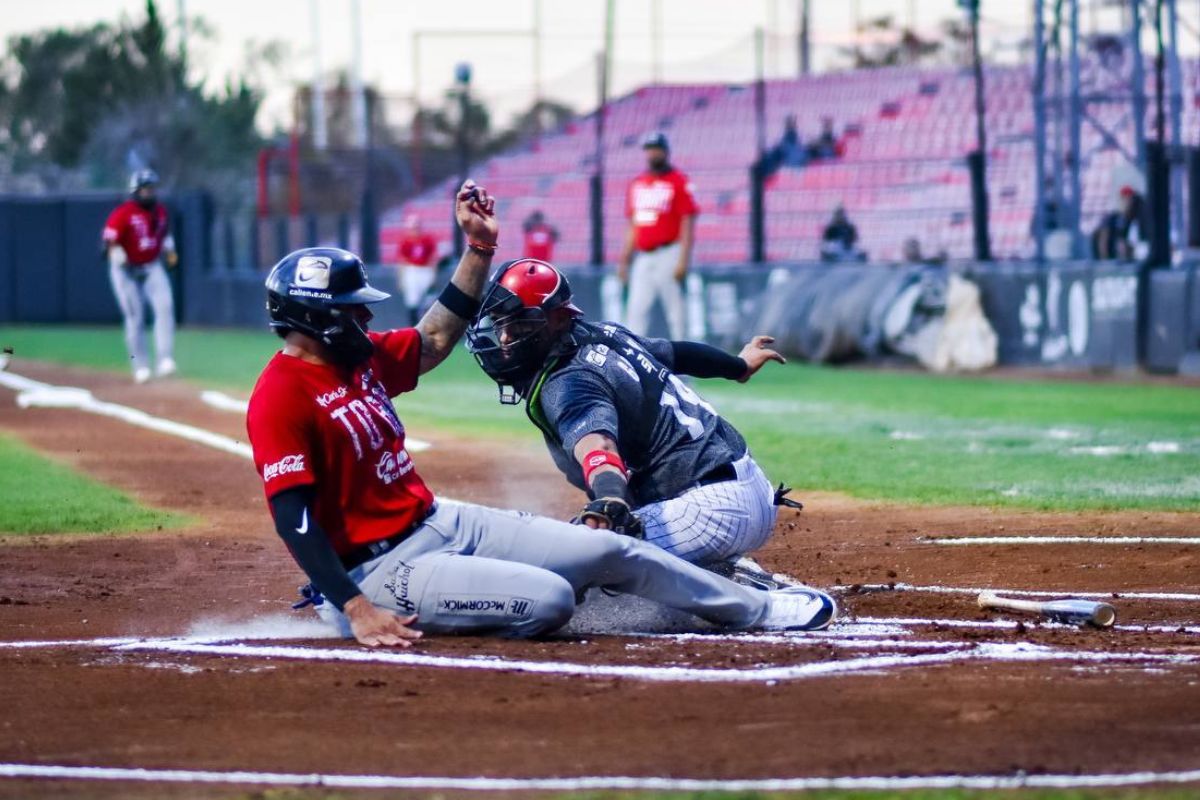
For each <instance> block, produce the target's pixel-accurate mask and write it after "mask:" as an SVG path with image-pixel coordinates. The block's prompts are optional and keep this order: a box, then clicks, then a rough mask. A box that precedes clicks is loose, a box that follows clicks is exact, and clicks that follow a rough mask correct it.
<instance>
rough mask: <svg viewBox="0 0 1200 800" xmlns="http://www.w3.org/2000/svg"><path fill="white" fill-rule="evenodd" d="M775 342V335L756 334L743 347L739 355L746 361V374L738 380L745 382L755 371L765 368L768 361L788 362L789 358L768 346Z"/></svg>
mask: <svg viewBox="0 0 1200 800" xmlns="http://www.w3.org/2000/svg"><path fill="white" fill-rule="evenodd" d="M774 342H775V337H774V336H762V335H760V336H755V337H754V338H753V339H751V340H750V341H749V342H747V343H746V346H745V347H743V348H742V352H740V353H738V357H739V358H741V359H742V360H743V361H745V362H746V374H745V375H743V376H742V377H741V378H739V379H738V380H739V381H740V382H741V383H745V382H746V381H748V380H750V378H752V377H753V376H754V373H756V372H758V371H759V370H760V369H762V368H763V365H765V364H766V363H767V362H768V361H778V362H779V363H780V364H786V363H787V359H786V358H784V357H783V356H782V355H780V354H779V353H777V352H776V351H774V350H772V349H771V348H769V347H767V345H769V344H773V343H774Z"/></svg>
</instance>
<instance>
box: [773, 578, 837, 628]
mask: <svg viewBox="0 0 1200 800" xmlns="http://www.w3.org/2000/svg"><path fill="white" fill-rule="evenodd" d="M767 594H768V595H769V598H770V604H771V605H770V608H768V609H767V616H766V619H764V620H763V621H762V624H760V625H759V627H760V628H762V629H764V630H769V631H820V630H824V629H825V628H828V627H829V626H830V624H832V623H833V620H834V618H836V617H837V603H835V602H834V601H833V598H832V597H830V596H829V595H827V594H825V593H824V592H820V591H817V590H816V589H811V588H809V587H808V586H789V587H787V588H786V589H777V590H775V591H773V592H768V593H767Z"/></svg>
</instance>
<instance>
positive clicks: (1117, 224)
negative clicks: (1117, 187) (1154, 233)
mask: <svg viewBox="0 0 1200 800" xmlns="http://www.w3.org/2000/svg"><path fill="white" fill-rule="evenodd" d="M1118 197H1119V200H1118V204H1119V206H1118V209H1117V210H1116V211H1113V212H1110V213H1108V214H1105V215H1104V218H1103V219H1102V220H1100V225H1099V226H1098V227H1097V228H1096V230H1095V232H1094V233H1093V234H1092V254H1093V255H1094V256H1095V257H1096V258H1098V259H1104V260H1114V259H1115V260H1117V261H1132V260H1134V259H1141V258H1145V257H1146V255H1147V253H1148V252H1149V249H1150V246H1149V239H1148V237H1149V233H1150V228H1149V225H1148V224H1147V221H1146V203H1145V201H1144V200H1143V199H1142V196H1141V195H1140V194H1138V192H1137V190H1136V189H1134V188H1133V187H1132V186H1122V187H1121V191H1120V193H1119V195H1118Z"/></svg>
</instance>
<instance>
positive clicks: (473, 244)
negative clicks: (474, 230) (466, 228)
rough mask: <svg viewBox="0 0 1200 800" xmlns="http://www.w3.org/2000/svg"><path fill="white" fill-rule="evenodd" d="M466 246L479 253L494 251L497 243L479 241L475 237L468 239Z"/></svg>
mask: <svg viewBox="0 0 1200 800" xmlns="http://www.w3.org/2000/svg"><path fill="white" fill-rule="evenodd" d="M467 247H469V248H471V249H472V250H478V251H479V252H481V253H494V252H496V247H497V245H494V244H488V243H487V242H479V241H476V240H475V239H468V240H467Z"/></svg>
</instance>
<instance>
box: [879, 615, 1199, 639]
mask: <svg viewBox="0 0 1200 800" xmlns="http://www.w3.org/2000/svg"><path fill="white" fill-rule="evenodd" d="M855 621H856V622H859V623H862V624H864V625H877V624H883V623H887V624H889V625H899V626H904V627H910V626H911V627H920V626H931V627H932V626H939V625H940V626H941V627H944V628H980V629H989V628H990V629H999V630H1015V629H1016V628H1017V626H1018V625H1025V626H1026V627H1029V625H1030V622H1029V621H1025V622H1017V621H1009V620H970V619H932V618H930V619H925V618H923V617H908V618H905V617H857V618H856V620H855ZM1033 624H1034V625H1035V626H1036V627H1037V628H1039V629H1041V628H1052V629H1055V630H1075V631H1079V632H1080V633H1081V634H1084V635H1086V634H1090V633H1094V630H1093V629H1092V628H1087V627H1083V626H1080V625H1070V624H1067V623H1065V622H1053V621H1051V620H1047V619H1038V620H1034V621H1033ZM1110 630H1114V631H1130V632H1133V633H1187V634H1200V625H1183V624H1179V625H1114V626H1112V628H1110Z"/></svg>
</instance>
